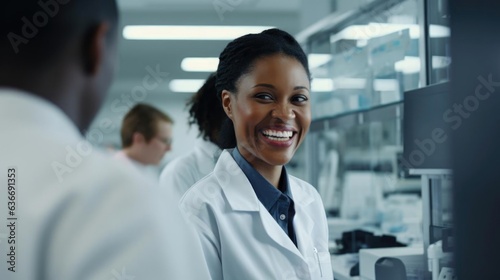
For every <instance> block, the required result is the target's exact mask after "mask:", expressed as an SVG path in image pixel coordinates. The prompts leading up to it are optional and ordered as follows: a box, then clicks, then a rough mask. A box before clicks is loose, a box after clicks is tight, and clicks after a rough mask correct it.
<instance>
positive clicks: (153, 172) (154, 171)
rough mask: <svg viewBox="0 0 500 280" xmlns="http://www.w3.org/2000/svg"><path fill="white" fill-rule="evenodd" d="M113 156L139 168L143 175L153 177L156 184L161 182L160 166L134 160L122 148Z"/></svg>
mask: <svg viewBox="0 0 500 280" xmlns="http://www.w3.org/2000/svg"><path fill="white" fill-rule="evenodd" d="M113 158H114V159H116V160H118V161H121V162H123V163H125V164H127V165H129V166H131V167H132V168H135V169H137V171H139V173H140V174H141V175H144V176H147V177H149V178H150V179H152V180H153V181H154V182H155V183H156V184H158V182H159V178H160V172H159V167H158V166H154V165H147V164H143V163H140V162H138V161H136V160H133V159H131V158H129V157H128V156H127V154H126V153H125V152H124V151H123V150H121V151H118V152H116V153H114V154H113Z"/></svg>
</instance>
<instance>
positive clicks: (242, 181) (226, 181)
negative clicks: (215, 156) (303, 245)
mask: <svg viewBox="0 0 500 280" xmlns="http://www.w3.org/2000/svg"><path fill="white" fill-rule="evenodd" d="M214 175H215V177H216V178H217V180H218V181H219V184H220V185H221V188H222V190H223V191H224V195H225V196H226V198H227V200H228V202H229V205H230V206H231V209H232V210H233V211H250V212H258V213H259V217H260V220H261V222H262V227H263V228H264V230H265V233H266V234H267V235H268V236H269V237H270V238H271V239H272V240H273V241H274V242H276V243H277V245H279V246H280V247H282V248H284V249H285V250H287V251H289V252H290V253H292V254H294V255H296V256H297V257H299V258H301V259H304V258H303V257H302V255H301V254H300V252H299V250H298V249H297V247H295V244H293V242H292V240H290V237H288V235H286V233H285V232H284V231H283V229H281V227H280V226H279V225H278V223H277V222H276V221H275V220H274V219H273V217H272V216H271V214H269V212H268V211H267V209H266V208H265V207H264V205H262V203H260V201H259V198H258V197H257V195H256V194H255V191H254V190H253V188H252V185H251V184H250V182H249V181H248V179H247V177H246V175H245V174H244V173H243V171H242V170H241V168H240V167H239V166H238V164H237V163H236V162H235V161H234V159H233V157H232V156H231V155H230V154H229V152H228V151H227V150H225V151H224V152H222V154H221V155H220V158H219V161H218V162H217V165H216V166H215V169H214Z"/></svg>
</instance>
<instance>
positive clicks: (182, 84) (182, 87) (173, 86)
mask: <svg viewBox="0 0 500 280" xmlns="http://www.w3.org/2000/svg"><path fill="white" fill-rule="evenodd" d="M203 83H205V80H203V79H184V80H182V79H176V80H172V81H170V84H169V88H170V90H171V91H173V92H189V93H195V92H197V91H198V90H199V89H200V88H201V86H202V85H203Z"/></svg>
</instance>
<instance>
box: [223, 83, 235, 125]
mask: <svg viewBox="0 0 500 280" xmlns="http://www.w3.org/2000/svg"><path fill="white" fill-rule="evenodd" d="M232 98H233V97H232V94H231V93H230V92H229V91H227V90H223V91H222V93H221V99H222V107H223V108H224V111H225V112H226V115H227V116H228V117H229V118H230V119H233V110H232V108H231V105H232V104H231V101H232Z"/></svg>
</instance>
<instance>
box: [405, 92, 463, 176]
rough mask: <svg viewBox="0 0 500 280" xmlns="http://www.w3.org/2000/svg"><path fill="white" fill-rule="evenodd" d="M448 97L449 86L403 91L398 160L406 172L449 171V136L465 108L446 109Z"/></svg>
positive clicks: (461, 117)
mask: <svg viewBox="0 0 500 280" xmlns="http://www.w3.org/2000/svg"><path fill="white" fill-rule="evenodd" d="M449 94H450V91H449V83H441V84H436V85H431V86H427V87H423V88H419V89H415V90H411V91H407V92H405V94H404V105H403V110H404V115H403V143H404V145H403V158H402V159H401V161H402V164H403V165H404V166H405V167H406V168H408V169H409V170H415V169H451V159H450V145H451V143H450V142H451V139H450V138H451V135H450V134H451V132H452V130H453V129H458V128H459V126H460V125H461V123H462V121H464V116H466V115H464V114H463V113H466V112H464V110H466V109H465V108H463V106H462V107H460V106H459V107H455V106H452V107H450V106H449V100H448V99H449Z"/></svg>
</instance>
